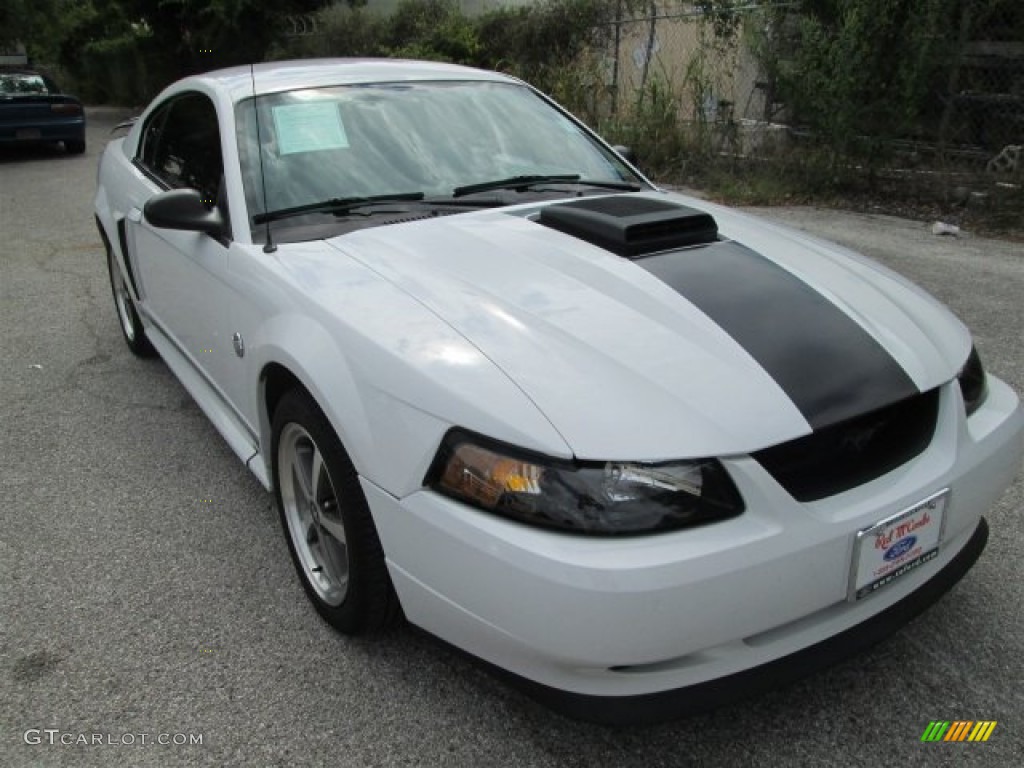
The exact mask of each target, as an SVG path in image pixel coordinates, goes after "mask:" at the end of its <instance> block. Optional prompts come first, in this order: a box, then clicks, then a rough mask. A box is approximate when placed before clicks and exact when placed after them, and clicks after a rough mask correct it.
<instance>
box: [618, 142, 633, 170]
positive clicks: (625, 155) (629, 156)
mask: <svg viewBox="0 0 1024 768" xmlns="http://www.w3.org/2000/svg"><path fill="white" fill-rule="evenodd" d="M612 149H614V150H615V151H616V152H618V153H619V154H620V155H621V156H622V159H623V160H625V161H626V162H627V163H629V164H630V165H636V152H634V151H633V148H632V147H627V146H625V145H623V144H616V145H615V146H613V147H612Z"/></svg>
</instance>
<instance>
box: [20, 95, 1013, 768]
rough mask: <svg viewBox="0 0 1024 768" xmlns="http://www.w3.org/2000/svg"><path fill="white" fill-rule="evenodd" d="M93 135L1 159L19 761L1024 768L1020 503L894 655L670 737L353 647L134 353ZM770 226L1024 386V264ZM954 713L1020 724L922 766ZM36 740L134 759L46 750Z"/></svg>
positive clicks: (820, 677) (213, 438)
mask: <svg viewBox="0 0 1024 768" xmlns="http://www.w3.org/2000/svg"><path fill="white" fill-rule="evenodd" d="M90 117H91V128H90V137H89V138H90V147H89V151H88V153H87V154H86V155H85V156H83V157H66V156H64V155H63V154H62V153H60V152H53V151H40V152H31V153H28V154H22V155H15V154H13V153H10V152H5V153H2V154H0V232H2V233H3V238H4V241H5V245H6V248H5V253H4V256H3V257H2V258H3V263H2V267H0V275H2V277H0V297H2V301H0V340H2V345H0V392H2V394H3V396H2V398H0V424H2V428H0V456H2V457H3V465H2V467H3V468H2V474H0V477H2V487H0V766H5V767H10V768H20V767H21V766H57V765H72V766H102V767H103V768H109V767H110V766H121V765H126V766H127V765H130V766H176V765H183V766H200V765H203V766H206V765H209V766H228V765H232V766H233V765H239V766H307V765H309V766H312V765H328V764H330V765H335V766H399V765H425V766H435V765H444V766H474V767H476V766H513V765H514V766H517V768H519V767H521V766H538V767H539V766H588V767H589V766H616V767H619V766H622V767H623V768H626V767H629V766H636V767H637V768H641V767H642V768H654V767H655V766H686V765H693V766H717V765H721V766H748V765H750V766H753V765H772V766H779V765H807V766H876V765H877V766H880V765H894V766H895V765H928V766H935V765H942V764H956V765H979V766H980V765H986V766H994V765H1006V766H1017V765H1021V764H1024V693H1022V689H1024V662H1022V659H1024V639H1022V634H1021V606H1022V605H1024V599H1022V598H1024V595H1022V592H1024V579H1022V575H1024V565H1022V558H1021V556H1020V553H1021V546H1022V540H1024V532H1022V526H1021V520H1020V510H1021V507H1022V502H1024V485H1022V482H1021V481H1018V483H1017V484H1016V485H1015V486H1014V487H1013V488H1012V489H1011V490H1010V491H1009V492H1008V493H1007V494H1006V495H1005V496H1004V497H1003V499H1002V500H1001V502H1000V503H999V504H998V505H997V507H996V508H995V509H994V510H993V511H992V512H991V514H990V515H989V520H990V522H991V524H992V538H991V539H990V543H989V548H988V550H987V552H986V554H985V555H984V556H983V558H982V560H981V561H980V562H979V564H978V565H977V566H976V567H975V569H974V570H973V571H972V572H971V573H970V574H969V575H968V576H967V578H966V579H965V580H964V581H963V582H962V583H961V584H960V585H959V586H958V587H957V588H955V589H954V590H953V591H952V592H951V593H950V594H949V595H948V596H946V597H945V598H944V599H943V600H942V601H941V602H940V603H939V604H938V605H936V606H935V607H934V608H933V609H932V610H931V611H929V612H928V613H927V614H925V615H924V616H922V617H921V618H919V619H918V620H916V621H914V622H913V623H912V624H911V625H910V626H909V627H908V628H906V629H905V630H904V631H902V632H900V633H899V634H898V635H896V636H895V637H894V638H892V639H891V640H890V641H888V642H886V643H884V644H882V645H880V646H878V647H877V648H876V649H874V650H873V651H871V652H869V653H867V654H864V655H862V656H860V657H858V658H856V659H853V660H851V661H849V662H847V663H844V664H841V665H839V666H837V667H834V668H832V669H830V670H828V671H826V672H824V673H821V674H817V675H814V676H812V677H811V678H809V679H806V680H804V681H802V682H799V683H797V684H795V685H793V686H790V687H788V688H785V689H783V690H779V691H775V692H772V693H770V694H768V695H763V696H760V697H757V698H754V699H751V700H749V701H746V702H744V703H742V704H739V705H736V706H733V707H729V708H726V709H722V710H719V711H717V712H714V713H711V714H707V715H704V716H699V717H693V718H690V719H687V720H684V721H680V722H676V723H673V724H670V725H664V726H658V727H650V728H634V729H608V728H601V727H596V726H590V725H584V724H579V723H575V722H571V721H568V720H565V719H562V718H560V717H558V716H555V715H552V714H551V713H549V712H548V711H546V710H545V709H543V708H542V707H540V706H538V705H536V704H534V703H532V702H531V701H529V700H527V699H525V698H524V697H522V696H521V695H519V694H518V693H516V692H515V691H513V690H511V689H509V688H508V687H506V686H505V685H503V684H501V683H499V682H497V681H496V680H494V679H492V678H491V677H490V676H489V675H487V674H485V673H483V672H481V671H479V670H478V669H477V668H476V667H475V666H473V665H472V664H470V663H469V662H467V661H466V660H465V659H463V658H462V657H460V656H458V655H456V654H454V653H453V652H451V651H449V650H448V649H447V648H446V647H444V646H443V645H441V644H440V643H438V642H436V641H434V640H432V639H430V638H429V637H426V636H424V635H422V634H420V633H417V632H414V631H412V630H410V629H408V628H406V629H402V630H399V631H398V632H396V633H394V634H392V635H389V636H387V637H385V638H384V639H382V640H379V641H377V642H368V641H361V640H352V639H347V638H343V637H340V636H338V635H337V634H335V633H334V632H332V631H331V630H330V629H329V628H328V627H327V626H326V625H325V624H323V623H322V622H321V621H320V620H319V619H318V618H317V617H316V615H315V613H314V612H313V611H312V609H311V608H310V607H309V606H308V604H307V602H306V600H305V597H304V595H303V593H302V590H301V588H300V587H299V584H298V582H297V580H296V578H295V575H294V573H293V571H292V568H291V564H290V562H289V560H288V555H287V550H286V547H285V543H284V540H283V538H282V535H281V532H280V529H279V527H278V522H277V518H276V512H275V511H274V509H273V507H272V501H271V498H270V497H269V496H268V495H267V494H265V493H264V492H263V490H262V488H261V487H260V486H259V484H258V483H257V482H256V480H255V479H253V478H252V477H251V476H249V475H248V474H247V473H246V471H245V470H244V468H243V467H242V466H241V465H240V464H239V463H238V461H237V460H236V459H235V457H234V455H233V454H232V453H231V452H230V451H229V449H228V448H227V446H226V445H225V444H224V443H223V441H222V440H221V439H220V437H219V436H218V435H217V433H216V432H215V431H214V429H213V428H212V427H211V426H210V425H209V424H208V422H207V421H206V419H205V418H204V417H203V416H202V414H201V413H200V412H199V410H198V408H197V407H196V406H195V405H194V403H193V402H192V400H191V399H190V398H189V396H188V395H187V394H186V393H185V391H184V389H182V387H181V386H180V385H179V384H178V383H177V381H176V380H175V379H174V377H173V376H172V375H171V374H170V373H169V372H168V371H167V369H166V368H165V367H164V366H163V364H162V363H161V362H159V361H150V362H143V361H139V360H136V359H134V358H133V357H132V356H131V355H130V354H129V353H128V351H127V349H126V348H125V347H124V344H123V343H122V341H121V338H120V335H119V331H118V328H117V325H116V321H115V315H114V311H113V307H112V303H111V300H110V294H109V288H108V284H107V280H106V273H105V266H104V260H103V253H102V250H101V248H100V244H99V240H98V237H97V235H96V231H95V228H94V225H93V222H92V213H91V197H92V190H93V184H94V176H95V167H96V161H97V153H98V150H99V148H100V146H101V143H102V142H103V141H104V140H105V137H106V135H107V134H108V132H109V129H110V127H111V126H112V125H113V123H114V121H115V120H116V119H117V118H118V117H119V115H118V114H117V113H116V112H114V111H111V110H101V111H92V112H91V113H90ZM758 213H762V214H763V215H765V216H768V217H769V218H772V219H775V220H777V221H782V222H785V223H787V224H790V225H793V226H795V227H799V228H801V229H806V230H807V231H809V232H813V233H815V234H818V235H821V236H824V237H827V238H831V239H834V240H837V241H839V242H841V243H844V244H846V245H849V246H852V247H854V248H857V249H859V250H861V251H864V252H866V253H867V254H869V255H871V256H873V257H876V258H878V259H880V260H882V261H884V262H885V263H887V264H889V265H890V266H892V267H894V268H895V269H897V270H898V271H900V272H902V273H904V274H906V275H908V276H910V277H911V278H912V279H914V280H916V281H918V282H920V283H921V284H922V285H924V286H925V287H926V288H928V289H929V290H931V291H932V292H933V293H935V294H936V295H938V296H939V297H940V298H941V299H942V300H944V301H946V302H947V303H949V304H950V306H952V307H953V309H954V310H955V311H956V312H957V313H958V314H959V315H960V316H961V317H962V318H963V319H964V320H965V321H966V322H967V323H968V324H969V325H970V326H971V327H972V328H973V329H974V331H975V333H976V335H977V342H978V346H979V348H980V350H981V352H982V356H983V358H984V359H985V361H986V364H987V365H988V367H989V369H990V370H991V371H993V372H994V373H996V374H997V375H999V376H1001V377H1003V378H1004V379H1006V380H1008V381H1009V382H1011V383H1012V384H1013V385H1014V386H1015V387H1016V388H1017V389H1018V391H1024V339H1022V329H1024V301H1022V298H1024V247H1022V246H1021V245H1020V244H1012V243H1006V242H1000V241H993V240H985V239H981V238H973V237H963V238H959V239H954V238H939V237H935V236H933V235H931V234H930V233H929V231H928V227H927V225H926V224H921V223H917V222H911V221H905V220H901V219H895V218H889V217H884V216H865V215H856V214H847V213H842V212H836V211H821V210H814V209H809V208H799V209H781V208H776V209H770V210H764V211H758ZM932 719H950V720H954V719H971V720H979V719H986V720H997V721H998V722H999V725H998V727H997V728H996V730H995V731H994V733H993V735H992V738H991V740H990V741H989V742H988V743H985V744H922V743H920V741H919V738H920V735H921V732H922V731H923V729H924V727H925V726H926V724H927V723H928V721H929V720H932ZM29 729H59V731H60V733H63V734H70V735H71V736H72V737H77V736H78V735H79V734H86V735H89V736H88V738H91V734H103V738H104V739H108V735H109V738H110V739H112V740H114V741H115V742H118V741H127V740H129V738H131V739H132V740H134V742H135V743H134V744H131V745H125V744H120V745H118V744H116V743H115V744H113V745H112V744H108V743H104V744H90V745H69V746H62V745H59V744H57V745H52V746H51V745H49V744H47V743H46V739H47V738H48V737H47V735H46V734H45V733H42V734H40V737H41V740H42V742H43V743H41V744H27V743H26V739H25V733H26V731H28V730H29ZM143 734H145V735H146V741H147V743H146V744H142V743H141V737H142V735H143ZM161 734H168V735H170V737H171V740H172V741H173V739H174V735H175V734H185V738H186V739H188V738H189V737H192V738H195V737H197V736H198V737H201V740H202V743H201V744H193V745H175V744H169V745H161V744H157V743H154V742H156V741H157V740H158V738H159V736H160V735H161ZM31 735H32V734H29V736H30V740H31ZM58 738H59V737H58Z"/></svg>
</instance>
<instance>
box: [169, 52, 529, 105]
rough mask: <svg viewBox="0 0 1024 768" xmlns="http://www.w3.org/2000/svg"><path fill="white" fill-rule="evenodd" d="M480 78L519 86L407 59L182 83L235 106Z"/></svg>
mask: <svg viewBox="0 0 1024 768" xmlns="http://www.w3.org/2000/svg"><path fill="white" fill-rule="evenodd" d="M416 80H420V81H428V80H433V81H436V80H480V81H490V82H509V83H517V82H519V81H518V80H516V79H515V78H513V77H510V76H508V75H502V74H499V73H497V72H488V71H486V70H482V69H473V68H472V67H463V66H460V65H458V64H444V63H441V62H433V61H406V60H402V59H300V60H295V61H271V62H263V63H260V64H254V65H252V67H251V68H250V67H249V66H248V65H246V66H241V67H230V68H228V69H219V70H215V71H213V72H204V73H203V74H200V75H193V76H192V77H188V78H186V79H185V80H183V81H181V83H180V85H181V86H182V87H187V86H188V84H189V83H190V82H196V81H203V82H205V83H207V84H208V85H210V86H212V87H213V88H215V89H217V90H221V91H224V92H226V93H227V94H228V95H229V96H230V98H231V100H232V101H233V102H237V101H240V100H242V99H245V98H248V97H249V96H252V94H253V85H254V82H255V90H256V93H257V94H259V95H262V94H267V93H279V92H281V91H289V90H293V89H296V88H318V87H324V86H329V85H351V84H359V83H388V82H396V81H405V82H410V81H416Z"/></svg>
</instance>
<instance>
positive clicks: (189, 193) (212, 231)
mask: <svg viewBox="0 0 1024 768" xmlns="http://www.w3.org/2000/svg"><path fill="white" fill-rule="evenodd" d="M142 215H143V216H145V217H146V221H148V222H149V223H150V224H152V225H153V226H154V227H161V228H162V229H184V230H188V231H190V232H205V233H206V234H208V235H210V236H211V237H220V236H222V235H223V234H224V233H225V232H226V231H227V223H226V222H225V221H224V217H223V216H222V215H221V212H220V211H219V210H218V209H217V208H212V209H211V208H207V207H206V203H205V202H204V201H203V197H202V195H200V194H199V192H197V191H196V190H194V189H172V190H170V191H168V192H161V193H160V194H159V195H154V196H153V197H151V198H150V199H149V200H147V201H146V205H145V206H143V208H142Z"/></svg>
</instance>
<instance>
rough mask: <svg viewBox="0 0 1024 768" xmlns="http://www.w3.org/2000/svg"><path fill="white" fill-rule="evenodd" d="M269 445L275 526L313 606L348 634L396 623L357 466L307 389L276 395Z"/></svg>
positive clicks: (396, 609)
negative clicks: (277, 518)
mask: <svg viewBox="0 0 1024 768" xmlns="http://www.w3.org/2000/svg"><path fill="white" fill-rule="evenodd" d="M270 450H271V456H272V461H271V464H272V467H273V473H274V488H275V495H276V497H277V508H278V511H279V513H280V516H281V526H282V528H283V529H284V534H285V539H286V540H287V542H288V550H289V552H290V553H291V556H292V561H293V563H294V564H295V569H296V571H297V572H298V574H299V579H300V581H301V582H302V586H303V588H304V589H305V590H306V594H307V595H308V596H309V599H310V601H311V602H312V603H313V606H314V607H315V608H316V610H317V613H319V614H320V615H321V616H322V617H323V618H324V619H325V620H326V621H327V622H328V623H329V624H331V625H332V626H333V627H335V628H336V629H337V630H339V631H340V632H342V633H344V634H347V635H359V634H365V633H370V632H376V631H380V630H383V629H386V628H388V627H390V626H393V625H395V624H396V623H398V621H399V619H400V618H401V615H402V614H401V608H400V606H399V604H398V596H397V595H396V594H395V590H394V587H393V586H392V584H391V578H390V577H389V576H388V570H387V565H386V564H385V562H384V550H383V548H382V547H381V543H380V538H379V537H378V536H377V529H376V527H375V526H374V524H373V517H372V516H371V514H370V508H369V506H368V505H367V503H366V497H365V496H364V495H363V491H362V488H361V487H360V485H359V477H358V475H357V473H356V470H355V467H354V466H353V465H352V462H351V460H350V459H349V457H348V454H347V453H346V452H345V449H344V447H343V446H342V444H341V441H340V440H339V439H338V436H337V435H336V434H335V433H334V430H333V428H332V427H331V425H330V423H329V422H328V421H327V417H326V416H324V414H323V412H322V411H321V410H320V408H319V407H318V406H317V404H316V403H315V402H314V401H313V399H312V398H311V397H310V396H309V395H308V394H307V393H306V392H305V391H303V390H299V389H293V390H291V391H290V392H288V393H287V394H285V395H284V397H282V398H281V401H280V403H279V404H278V406H277V410H276V411H275V412H274V418H273V430H272V439H271V448H270Z"/></svg>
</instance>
